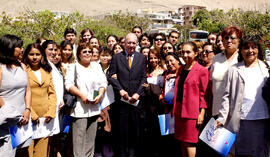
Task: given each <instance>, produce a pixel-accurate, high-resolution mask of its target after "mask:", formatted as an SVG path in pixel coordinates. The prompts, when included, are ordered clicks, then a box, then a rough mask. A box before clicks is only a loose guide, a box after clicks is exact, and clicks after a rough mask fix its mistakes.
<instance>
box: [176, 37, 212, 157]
mask: <svg viewBox="0 0 270 157" xmlns="http://www.w3.org/2000/svg"><path fill="white" fill-rule="evenodd" d="M197 55H198V51H197V46H196V44H194V43H193V42H187V43H184V44H183V50H182V52H181V56H182V58H183V59H184V61H185V62H186V64H185V65H184V66H182V67H181V68H180V69H179V70H178V74H177V78H176V81H175V96H174V109H173V115H174V116H175V135H174V136H175V138H176V139H177V140H180V141H181V150H182V154H183V157H195V155H196V147H195V143H197V142H198V136H199V128H200V125H201V124H202V123H203V120H204V113H205V108H207V106H206V101H205V98H204V96H205V91H206V87H207V84H208V70H207V69H206V68H204V67H203V66H201V65H199V63H198V62H197V61H196V57H197Z"/></svg>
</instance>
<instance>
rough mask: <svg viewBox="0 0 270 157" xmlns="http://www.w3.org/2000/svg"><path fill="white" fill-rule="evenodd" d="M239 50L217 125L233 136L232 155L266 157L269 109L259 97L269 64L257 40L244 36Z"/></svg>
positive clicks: (230, 74) (229, 74)
mask: <svg viewBox="0 0 270 157" xmlns="http://www.w3.org/2000/svg"><path fill="white" fill-rule="evenodd" d="M239 49H240V52H239V63H237V64H235V65H234V66H232V67H231V68H229V71H228V73H227V75H226V79H225V85H226V86H225V87H224V92H223V97H222V100H223V101H222V103H221V107H220V109H219V114H218V119H217V123H218V126H220V125H224V127H225V128H226V129H228V130H229V131H231V132H233V133H236V140H235V143H234V146H233V147H232V149H231V151H230V152H231V153H233V154H234V155H236V156H256V157H263V156H269V148H268V147H269V145H268V144H269V143H268V140H269V139H268V138H269V110H268V106H267V103H266V102H265V101H264V100H263V97H262V87H263V85H264V84H265V82H266V79H267V78H268V77H269V73H268V68H267V67H268V64H267V63H266V62H263V59H264V57H263V56H264V52H263V50H262V48H261V46H260V40H259V39H257V38H256V37H252V36H247V37H244V39H243V40H242V41H241V43H240V46H239Z"/></svg>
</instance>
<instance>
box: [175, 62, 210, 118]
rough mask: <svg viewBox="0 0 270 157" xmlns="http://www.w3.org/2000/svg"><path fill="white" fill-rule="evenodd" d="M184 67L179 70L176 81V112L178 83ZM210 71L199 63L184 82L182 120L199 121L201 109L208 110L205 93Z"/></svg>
mask: <svg viewBox="0 0 270 157" xmlns="http://www.w3.org/2000/svg"><path fill="white" fill-rule="evenodd" d="M183 68H184V66H182V67H180V68H179V71H178V74H177V77H176V80H175V96H174V110H173V113H175V112H177V111H175V107H176V100H177V91H178V82H179V78H180V74H181V72H182V70H183ZM208 73H209V72H208V70H207V68H205V67H203V66H201V65H200V64H199V63H198V62H196V63H195V64H194V66H193V67H192V69H191V70H190V72H189V73H188V76H187V78H186V80H185V82H184V90H183V101H182V111H181V117H182V118H189V119H198V116H199V114H200V108H207V105H206V101H205V97H204V96H205V92H206V88H207V85H208V81H209V79H208V77H209V74H208Z"/></svg>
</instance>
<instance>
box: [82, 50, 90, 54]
mask: <svg viewBox="0 0 270 157" xmlns="http://www.w3.org/2000/svg"><path fill="white" fill-rule="evenodd" d="M82 53H84V54H85V53H92V51H87V50H85V51H83V52H82Z"/></svg>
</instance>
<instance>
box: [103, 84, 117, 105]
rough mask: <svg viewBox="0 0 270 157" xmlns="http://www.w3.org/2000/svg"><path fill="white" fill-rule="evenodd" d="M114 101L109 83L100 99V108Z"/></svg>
mask: <svg viewBox="0 0 270 157" xmlns="http://www.w3.org/2000/svg"><path fill="white" fill-rule="evenodd" d="M114 101H115V100H114V92H113V87H112V86H111V85H109V86H108V87H107V89H106V92H105V94H104V96H103V99H102V100H101V103H100V110H103V109H104V108H106V107H107V106H109V105H110V104H112V103H113V102H114Z"/></svg>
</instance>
